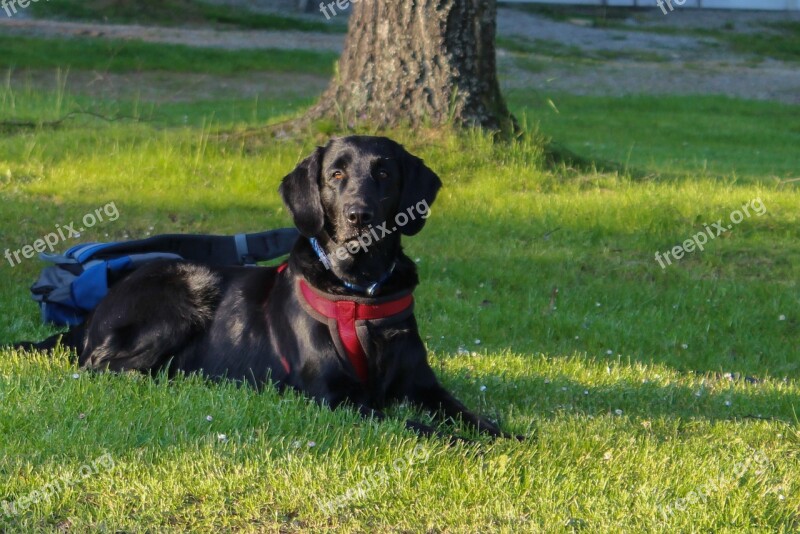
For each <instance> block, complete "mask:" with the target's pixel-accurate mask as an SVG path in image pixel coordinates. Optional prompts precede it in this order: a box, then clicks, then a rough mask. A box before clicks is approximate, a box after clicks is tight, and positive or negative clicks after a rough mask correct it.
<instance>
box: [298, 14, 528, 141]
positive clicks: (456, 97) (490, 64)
mask: <svg viewBox="0 0 800 534" xmlns="http://www.w3.org/2000/svg"><path fill="white" fill-rule="evenodd" d="M496 28H497V1H496V0H357V2H356V1H354V3H353V13H352V15H351V18H350V27H349V31H348V34H347V39H346V41H345V47H344V52H343V53H342V56H341V58H340V60H339V67H338V71H337V73H336V74H335V75H334V78H333V80H332V81H331V84H330V86H329V87H328V89H327V91H326V92H325V93H324V94H323V96H322V98H321V99H320V101H319V102H318V103H317V105H316V106H314V107H313V108H312V109H311V110H310V112H309V116H308V117H309V118H311V119H312V120H316V119H321V118H330V119H334V120H336V121H338V122H340V123H341V126H348V127H353V126H355V125H358V124H362V123H368V124H370V125H373V126H377V127H393V126H397V125H402V124H410V125H412V126H418V125H423V124H430V125H442V124H448V123H454V124H456V125H476V126H482V127H484V128H487V129H490V130H499V131H502V132H510V131H512V130H515V129H516V121H515V120H514V118H513V117H512V116H511V114H510V113H509V111H508V108H507V107H506V103H505V101H504V100H503V97H502V95H501V93H500V85H499V83H498V81H497V70H496V61H495V34H496Z"/></svg>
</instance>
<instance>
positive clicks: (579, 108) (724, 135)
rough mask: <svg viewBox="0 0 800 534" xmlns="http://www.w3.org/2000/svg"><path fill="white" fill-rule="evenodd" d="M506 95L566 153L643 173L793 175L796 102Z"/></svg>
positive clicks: (730, 177) (737, 177)
mask: <svg viewBox="0 0 800 534" xmlns="http://www.w3.org/2000/svg"><path fill="white" fill-rule="evenodd" d="M506 96H507V97H508V100H509V102H510V104H511V105H512V107H514V108H516V109H519V110H520V112H522V113H525V112H526V111H525V110H528V111H527V113H528V114H529V115H530V116H531V117H535V119H536V120H537V121H538V122H539V123H540V125H541V128H542V130H543V131H544V132H545V133H546V134H547V135H548V136H550V137H552V138H553V139H555V140H556V141H558V142H559V143H560V144H561V145H563V146H565V147H566V148H568V149H570V150H571V151H573V152H575V153H578V154H581V155H583V156H584V157H585V158H588V159H593V160H597V161H615V162H619V163H621V164H623V165H624V166H627V167H628V168H629V169H632V170H637V171H640V172H642V173H645V174H657V175H660V176H672V177H684V178H685V177H687V176H689V177H696V176H704V177H712V178H717V179H722V180H725V181H727V182H733V181H736V182H741V181H745V182H752V181H754V180H756V181H766V182H770V183H775V182H777V181H779V180H782V179H791V178H797V177H798V173H800V165H798V162H797V157H796V156H795V149H794V148H793V147H797V146H798V143H800V115H798V113H797V110H798V107H797V106H792V105H784V104H777V103H773V102H753V101H743V100H737V99H731V98H727V97H723V96H713V95H708V96H706V95H684V96H669V95H661V96H649V95H638V96H628V97H625V98H614V97H600V96H573V95H568V94H563V93H548V92H540V93H534V92H531V91H525V90H519V91H511V92H509V94H507V95H506ZM551 103H552V104H551Z"/></svg>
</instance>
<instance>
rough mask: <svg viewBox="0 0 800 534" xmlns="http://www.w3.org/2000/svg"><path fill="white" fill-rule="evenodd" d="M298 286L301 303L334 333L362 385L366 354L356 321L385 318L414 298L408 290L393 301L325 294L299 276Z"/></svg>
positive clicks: (366, 374)
mask: <svg viewBox="0 0 800 534" xmlns="http://www.w3.org/2000/svg"><path fill="white" fill-rule="evenodd" d="M298 286H299V289H300V291H298V293H300V295H302V297H303V300H305V303H306V304H307V305H308V306H309V307H310V308H311V309H312V310H313V311H315V312H316V313H317V314H319V315H320V316H321V317H315V318H316V319H318V320H322V321H323V322H328V324H329V326H330V328H331V334H334V332H335V333H336V334H338V337H339V340H338V341H340V343H339V342H337V340H336V339H335V338H334V343H335V344H336V346H337V349H338V348H339V347H340V346H341V347H343V348H344V352H345V353H346V355H347V359H348V360H349V361H350V363H351V364H352V365H353V368H354V369H355V371H356V374H357V375H358V378H359V379H360V380H361V382H362V383H364V384H366V383H367V381H368V379H369V372H368V366H367V354H366V351H365V350H364V346H363V345H362V343H361V340H360V339H359V337H358V332H357V330H356V326H357V325H356V321H375V320H378V319H388V318H390V317H394V316H397V315H400V314H402V313H403V312H407V311H410V310H411V307H412V306H413V305H414V297H413V296H412V295H411V294H410V293H409V294H407V295H404V296H402V297H400V298H397V299H394V300H384V299H375V298H369V299H367V298H361V297H359V298H357V299H353V298H352V297H341V296H338V295H327V294H325V293H322V292H320V291H318V290H316V289H314V288H312V287H311V286H309V285H308V283H307V282H306V281H305V280H303V279H302V278H300V279H299V281H298ZM312 315H314V314H312ZM322 318H324V319H327V321H325V320H323V319H322Z"/></svg>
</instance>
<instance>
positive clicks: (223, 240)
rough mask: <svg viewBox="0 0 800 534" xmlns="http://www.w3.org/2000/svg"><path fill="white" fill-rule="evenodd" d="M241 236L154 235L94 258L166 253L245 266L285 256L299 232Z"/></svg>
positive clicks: (116, 246)
mask: <svg viewBox="0 0 800 534" xmlns="http://www.w3.org/2000/svg"><path fill="white" fill-rule="evenodd" d="M242 235H243V236H244V239H242V237H238V236H229V235H190V234H165V235H157V236H153V237H150V238H147V239H140V240H137V241H125V242H122V243H117V244H114V245H111V246H109V247H106V248H104V249H103V250H101V251H98V253H97V255H96V256H94V258H95V259H102V258H104V257H106V256H109V257H111V256H119V255H121V254H142V253H149V252H167V253H173V254H178V255H179V256H181V257H183V258H184V259H186V260H190V261H197V262H201V263H206V264H209V265H248V264H253V263H255V262H258V261H268V260H272V259H275V258H278V257H280V256H283V255H284V254H288V253H289V252H290V251H291V250H292V247H293V246H294V242H295V241H296V240H297V237H298V236H299V235H300V233H299V232H298V231H297V229H295V228H280V229H277V230H268V231H266V232H259V233H255V234H242ZM245 245H246V246H245Z"/></svg>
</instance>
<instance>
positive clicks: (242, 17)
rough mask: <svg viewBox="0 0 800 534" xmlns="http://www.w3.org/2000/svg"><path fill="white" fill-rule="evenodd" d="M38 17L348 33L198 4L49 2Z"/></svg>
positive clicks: (338, 26)
mask: <svg viewBox="0 0 800 534" xmlns="http://www.w3.org/2000/svg"><path fill="white" fill-rule="evenodd" d="M31 10H32V12H33V14H34V15H36V16H37V17H56V18H65V19H70V20H88V21H98V22H115V23H137V24H155V25H163V26H182V25H186V24H194V25H198V24H205V25H209V24H211V25H220V26H222V27H231V28H241V29H248V30H283V31H285V30H297V31H314V32H324V33H345V32H346V31H347V25H346V24H343V23H341V22H338V21H332V22H322V21H315V20H311V19H304V18H298V17H292V16H285V15H280V14H277V13H254V12H252V11H249V10H242V9H237V8H233V7H230V6H222V5H211V4H207V3H205V2H198V1H196V0H168V1H162V0H116V1H109V0H88V1H87V0H49V1H47V2H38V3H35V4H31Z"/></svg>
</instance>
